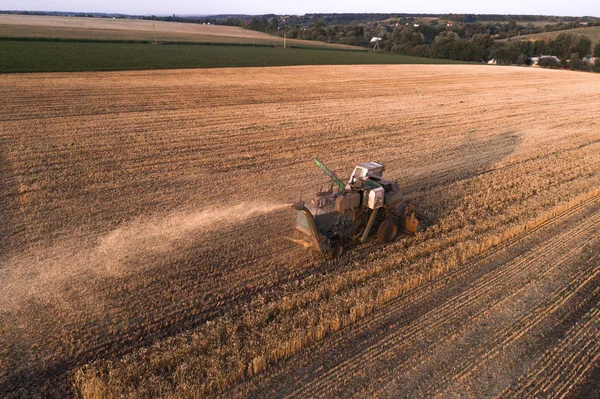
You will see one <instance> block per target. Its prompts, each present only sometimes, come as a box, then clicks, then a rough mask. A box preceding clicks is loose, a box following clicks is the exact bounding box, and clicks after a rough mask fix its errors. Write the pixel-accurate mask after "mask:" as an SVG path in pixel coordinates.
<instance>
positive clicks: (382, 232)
mask: <svg viewBox="0 0 600 399" xmlns="http://www.w3.org/2000/svg"><path fill="white" fill-rule="evenodd" d="M397 235H398V225H397V224H396V223H394V221H393V220H392V219H385V220H384V221H383V222H381V224H380V225H379V228H378V229H377V241H379V242H380V243H382V244H384V243H386V242H391V241H394V239H395V238H396V236H397Z"/></svg>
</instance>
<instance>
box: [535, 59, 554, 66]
mask: <svg viewBox="0 0 600 399" xmlns="http://www.w3.org/2000/svg"><path fill="white" fill-rule="evenodd" d="M538 65H539V66H541V67H544V68H556V67H557V66H558V64H557V63H556V61H554V58H542V59H541V60H539V62H538Z"/></svg>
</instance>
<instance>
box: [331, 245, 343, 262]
mask: <svg viewBox="0 0 600 399" xmlns="http://www.w3.org/2000/svg"><path fill="white" fill-rule="evenodd" d="M343 253H344V245H343V244H342V242H341V241H334V242H333V244H331V249H330V250H329V253H328V255H329V257H330V258H332V259H335V258H339V257H340V256H341V255H342V254H343Z"/></svg>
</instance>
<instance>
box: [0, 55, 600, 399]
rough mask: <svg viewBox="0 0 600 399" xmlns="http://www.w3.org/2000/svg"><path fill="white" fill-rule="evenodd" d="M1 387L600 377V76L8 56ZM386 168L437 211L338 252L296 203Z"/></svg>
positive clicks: (364, 389)
mask: <svg viewBox="0 0 600 399" xmlns="http://www.w3.org/2000/svg"><path fill="white" fill-rule="evenodd" d="M0 82H1V84H0V92H1V94H2V95H1V96H0V105H1V107H0V110H1V111H0V208H1V209H2V210H3V211H2V213H1V214H0V215H1V217H2V220H1V223H0V237H2V240H0V343H1V345H0V393H2V394H3V395H2V396H7V397H28V396H34V395H40V396H44V397H65V396H74V395H75V394H78V395H81V396H82V397H84V398H93V397H108V398H112V397H136V398H137V397H147V398H150V397H169V396H173V397H207V396H216V395H223V396H227V397H257V398H262V397H273V396H275V397H286V396H289V397H332V396H336V397H405V396H406V397H434V396H439V397H458V396H464V397H502V398H504V397H524V396H528V395H529V396H536V395H538V396H543V395H548V396H550V397H573V398H575V397H593V396H594V395H598V393H599V391H600V388H599V387H598V385H597V379H598V375H600V367H599V366H598V365H599V359H600V327H599V324H598V322H599V321H600V313H599V312H598V309H599V308H600V289H599V288H598V287H599V286H600V285H599V283H600V235H599V234H598V233H599V232H600V172H599V170H600V169H599V166H600V131H599V130H598V123H599V122H598V121H599V120H600V99H599V98H598V96H597V95H596V94H597V92H598V90H599V89H600V76H597V75H593V74H578V73H571V72H569V71H558V70H545V69H533V68H514V67H488V66H478V65H443V66H442V65H379V66H372V65H354V66H335V67H334V66H295V67H271V68H220V69H188V70H161V71H129V72H102V73H101V72H94V73H90V72H87V73H48V74H43V73H39V74H38V73H32V74H12V75H11V74H5V75H0ZM315 156H316V157H319V158H320V159H321V160H323V161H324V162H325V163H326V164H327V165H328V166H329V167H330V168H332V169H333V170H335V171H336V172H338V174H339V175H341V176H343V177H346V175H348V174H349V173H350V172H351V170H352V168H353V167H354V166H355V165H356V164H358V163H360V162H363V161H368V160H374V161H381V162H384V163H385V164H386V171H385V175H384V176H386V177H388V178H390V179H394V180H398V181H400V182H401V185H402V187H403V190H404V192H405V193H406V196H407V198H408V199H409V200H410V201H411V202H414V203H416V204H418V205H420V206H421V207H422V208H424V209H426V210H427V211H428V212H429V213H430V214H431V215H432V222H433V224H432V226H430V227H429V228H428V229H427V231H425V232H424V233H419V234H417V235H416V236H404V237H401V238H399V239H397V240H396V241H394V242H393V243H390V244H386V245H381V244H377V243H375V242H372V241H370V242H368V243H366V244H364V245H362V246H360V247H357V248H354V249H352V250H351V251H349V252H347V253H345V254H344V255H343V256H342V257H340V258H339V259H335V260H331V259H327V258H324V257H322V256H321V255H319V254H317V253H314V252H310V251H309V250H307V249H305V248H302V247H300V246H298V245H297V244H296V243H294V242H291V241H290V240H287V239H286V238H285V237H293V235H294V232H293V221H294V214H293V211H292V209H291V207H290V206H289V204H290V203H291V202H292V201H294V200H296V199H298V197H299V195H300V193H301V192H303V193H304V195H307V193H310V192H312V191H314V190H315V188H316V186H317V185H319V184H321V183H326V182H327V178H326V177H325V176H324V175H322V173H321V172H320V171H319V170H318V169H317V168H316V167H315V166H314V164H313V163H312V158H313V157H315Z"/></svg>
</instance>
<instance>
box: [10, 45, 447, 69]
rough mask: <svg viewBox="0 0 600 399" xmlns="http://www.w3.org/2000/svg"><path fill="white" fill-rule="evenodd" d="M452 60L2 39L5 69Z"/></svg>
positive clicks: (294, 50) (274, 49)
mask: <svg viewBox="0 0 600 399" xmlns="http://www.w3.org/2000/svg"><path fill="white" fill-rule="evenodd" d="M448 63H456V62H453V61H448V60H439V59H431V58H419V57H409V56H403V55H397V54H388V53H372V52H357V51H339V50H338V51H334V50H318V49H299V48H288V49H283V48H277V47H257V46H237V45H228V46H224V45H197V44H158V45H154V44H143V43H100V42H52V41H12V40H3V41H0V72H1V73H14V72H74V71H121V70H134V69H170V68H223V67H251V66H288V65H349V64H448Z"/></svg>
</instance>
